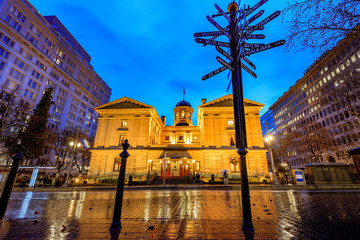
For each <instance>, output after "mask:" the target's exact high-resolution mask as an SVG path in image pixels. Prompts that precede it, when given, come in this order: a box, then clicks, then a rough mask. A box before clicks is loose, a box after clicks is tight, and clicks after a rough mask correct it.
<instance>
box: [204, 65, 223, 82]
mask: <svg viewBox="0 0 360 240" xmlns="http://www.w3.org/2000/svg"><path fill="white" fill-rule="evenodd" d="M227 69H228V68H227V67H225V66H222V67H221V68H218V69H216V70H215V71H212V72H211V73H209V74H206V75H205V76H203V77H202V80H203V81H205V80H206V79H208V78H211V77H213V76H215V75H216V74H218V73H221V72H223V71H225V70H227Z"/></svg>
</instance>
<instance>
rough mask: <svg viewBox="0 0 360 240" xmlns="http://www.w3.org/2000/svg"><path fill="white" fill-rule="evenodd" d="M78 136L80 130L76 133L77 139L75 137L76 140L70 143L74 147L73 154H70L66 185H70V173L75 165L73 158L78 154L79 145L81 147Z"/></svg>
mask: <svg viewBox="0 0 360 240" xmlns="http://www.w3.org/2000/svg"><path fill="white" fill-rule="evenodd" d="M78 136H79V132H78V134H77V135H76V139H75V142H70V143H69V145H70V146H71V147H73V151H74V152H73V153H72V154H71V156H70V165H69V169H68V172H67V175H66V180H65V183H64V185H63V186H64V187H67V186H69V178H70V174H71V170H72V165H73V159H74V155H76V154H77V152H76V148H77V147H78V148H79V147H81V143H79V142H77V140H78Z"/></svg>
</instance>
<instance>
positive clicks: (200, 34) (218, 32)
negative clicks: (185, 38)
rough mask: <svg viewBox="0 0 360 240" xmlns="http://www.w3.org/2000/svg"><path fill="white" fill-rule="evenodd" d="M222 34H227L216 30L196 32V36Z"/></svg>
mask: <svg viewBox="0 0 360 240" xmlns="http://www.w3.org/2000/svg"><path fill="white" fill-rule="evenodd" d="M220 35H225V34H223V33H222V32H220V31H214V32H198V33H194V37H208V36H216V37H218V36H220Z"/></svg>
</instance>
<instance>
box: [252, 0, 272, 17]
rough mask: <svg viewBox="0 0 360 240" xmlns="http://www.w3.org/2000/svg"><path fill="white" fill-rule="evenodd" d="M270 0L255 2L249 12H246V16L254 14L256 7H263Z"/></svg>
mask: <svg viewBox="0 0 360 240" xmlns="http://www.w3.org/2000/svg"><path fill="white" fill-rule="evenodd" d="M267 1H269V0H261V1H260V2H258V3H257V4H255V5H254V6H253V7H252V8H250V9H249V10H248V11H247V12H246V16H249V15H250V14H252V13H253V12H254V11H255V10H256V9H258V8H259V7H261V6H262V5H263V4H264V3H266V2H267Z"/></svg>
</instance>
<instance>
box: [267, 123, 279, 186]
mask: <svg viewBox="0 0 360 240" xmlns="http://www.w3.org/2000/svg"><path fill="white" fill-rule="evenodd" d="M265 127H266V134H269V132H268V131H269V129H268V122H267V121H266V120H265ZM270 137H271V135H269V136H267V137H266V138H265V141H266V140H267V139H268V142H269V145H268V146H269V153H270V161H271V168H272V172H273V177H274V180H273V183H274V185H278V184H279V182H278V180H277V178H276V169H275V164H274V158H273V154H272V149H271V140H272V139H271V138H270ZM266 142H267V141H266Z"/></svg>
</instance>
